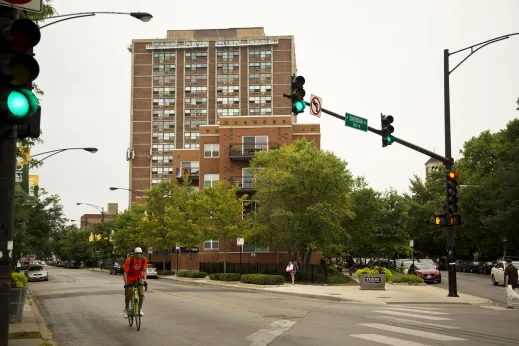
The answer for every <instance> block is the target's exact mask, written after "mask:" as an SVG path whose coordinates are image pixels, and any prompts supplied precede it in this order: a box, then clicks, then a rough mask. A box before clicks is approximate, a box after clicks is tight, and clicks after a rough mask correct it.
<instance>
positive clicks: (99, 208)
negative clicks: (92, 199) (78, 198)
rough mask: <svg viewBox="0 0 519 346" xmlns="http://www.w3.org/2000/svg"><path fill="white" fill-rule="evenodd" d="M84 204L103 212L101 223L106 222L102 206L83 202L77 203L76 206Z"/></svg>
mask: <svg viewBox="0 0 519 346" xmlns="http://www.w3.org/2000/svg"><path fill="white" fill-rule="evenodd" d="M82 204H84V205H88V206H91V207H94V208H96V209H97V210H99V211H100V212H101V222H103V221H104V220H105V208H103V207H100V206H98V205H95V204H90V203H82V202H78V203H76V205H82Z"/></svg>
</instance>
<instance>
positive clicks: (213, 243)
mask: <svg viewBox="0 0 519 346" xmlns="http://www.w3.org/2000/svg"><path fill="white" fill-rule="evenodd" d="M218 243H219V242H218V240H212V239H211V240H206V241H205V242H204V249H205V250H218V248H219V246H218Z"/></svg>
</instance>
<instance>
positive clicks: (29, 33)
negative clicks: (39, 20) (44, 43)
mask: <svg viewBox="0 0 519 346" xmlns="http://www.w3.org/2000/svg"><path fill="white" fill-rule="evenodd" d="M2 32H3V35H2V38H3V41H5V42H7V43H8V47H9V49H11V50H13V51H15V52H26V51H27V50H29V49H31V48H32V47H34V46H36V45H37V44H38V43H39V42H40V39H41V33H40V28H38V25H36V23H34V22H33V21H32V20H29V19H25V18H22V19H18V20H15V21H14V22H11V23H9V24H8V25H7V26H4V27H3V28H2Z"/></svg>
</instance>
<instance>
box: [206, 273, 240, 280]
mask: <svg viewBox="0 0 519 346" xmlns="http://www.w3.org/2000/svg"><path fill="white" fill-rule="evenodd" d="M209 279H211V280H221V281H240V280H241V274H240V273H225V274H224V273H217V274H211V275H209Z"/></svg>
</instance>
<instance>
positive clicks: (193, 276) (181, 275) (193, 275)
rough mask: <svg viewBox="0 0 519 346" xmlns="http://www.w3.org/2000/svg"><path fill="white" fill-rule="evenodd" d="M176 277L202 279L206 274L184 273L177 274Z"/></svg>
mask: <svg viewBox="0 0 519 346" xmlns="http://www.w3.org/2000/svg"><path fill="white" fill-rule="evenodd" d="M177 276H178V277H181V278H192V279H203V278H205V277H206V276H207V273H206V272H189V271H185V272H180V273H177Z"/></svg>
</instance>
